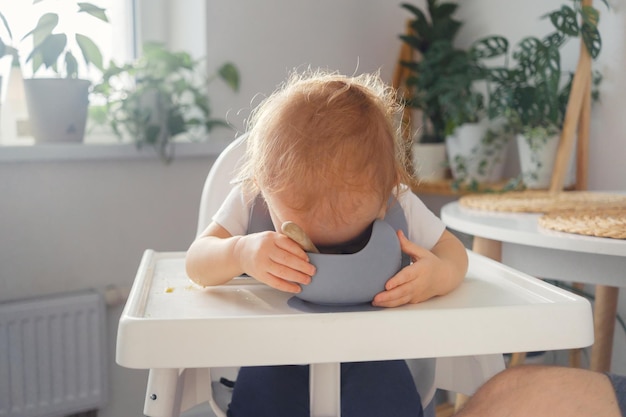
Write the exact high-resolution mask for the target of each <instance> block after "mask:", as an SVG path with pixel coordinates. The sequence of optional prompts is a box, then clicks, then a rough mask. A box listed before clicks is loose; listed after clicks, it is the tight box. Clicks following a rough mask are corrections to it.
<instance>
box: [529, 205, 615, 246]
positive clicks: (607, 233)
mask: <svg viewBox="0 0 626 417" xmlns="http://www.w3.org/2000/svg"><path fill="white" fill-rule="evenodd" d="M538 224H539V226H541V227H544V228H547V229H552V230H558V231H561V232H568V233H577V234H581V235H588V236H598V237H610V238H614V239H626V209H623V208H622V209H602V208H601V209H595V210H563V211H555V212H553V213H547V214H544V215H543V216H541V217H540V218H539V221H538Z"/></svg>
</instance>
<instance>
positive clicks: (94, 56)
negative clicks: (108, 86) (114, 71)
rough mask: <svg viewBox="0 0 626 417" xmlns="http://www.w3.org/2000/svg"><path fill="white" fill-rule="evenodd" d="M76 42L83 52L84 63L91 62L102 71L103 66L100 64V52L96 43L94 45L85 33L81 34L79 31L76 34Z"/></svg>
mask: <svg viewBox="0 0 626 417" xmlns="http://www.w3.org/2000/svg"><path fill="white" fill-rule="evenodd" d="M76 43H77V44H78V47H79V48H80V51H81V53H82V54H83V58H84V59H85V63H86V64H87V65H89V64H93V65H94V66H95V67H96V68H98V69H99V70H100V71H103V70H104V66H103V65H102V53H101V52H100V48H98V45H96V43H95V42H94V41H93V40H91V39H90V38H88V37H87V36H85V35H81V34H80V33H77V34H76Z"/></svg>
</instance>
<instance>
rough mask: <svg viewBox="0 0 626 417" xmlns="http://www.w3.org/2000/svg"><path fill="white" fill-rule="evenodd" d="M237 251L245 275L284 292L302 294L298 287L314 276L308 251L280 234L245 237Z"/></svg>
mask: <svg viewBox="0 0 626 417" xmlns="http://www.w3.org/2000/svg"><path fill="white" fill-rule="evenodd" d="M235 251H236V256H237V258H238V259H239V264H240V265H241V268H242V269H243V271H244V272H245V273H246V274H248V275H250V276H251V277H254V278H256V279H257V280H258V281H261V282H264V283H265V284H267V285H269V286H270V287H273V288H276V289H278V290H281V291H285V292H291V293H299V292H300V291H301V288H300V285H299V284H302V285H307V284H309V283H310V282H311V276H312V275H313V274H315V267H314V266H313V265H312V264H311V263H309V257H308V256H307V254H306V252H305V251H304V250H303V249H302V248H301V247H300V246H299V245H298V244H297V243H296V242H294V241H293V240H291V239H290V238H288V237H287V236H285V235H282V234H280V233H276V232H262V233H253V234H250V235H246V236H242V237H241V239H240V240H239V242H238V243H237V245H236V247H235Z"/></svg>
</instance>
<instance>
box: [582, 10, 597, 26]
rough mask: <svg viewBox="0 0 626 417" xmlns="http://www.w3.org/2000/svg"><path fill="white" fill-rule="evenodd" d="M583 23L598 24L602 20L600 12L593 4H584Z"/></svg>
mask: <svg viewBox="0 0 626 417" xmlns="http://www.w3.org/2000/svg"><path fill="white" fill-rule="evenodd" d="M581 15H582V18H583V23H588V24H590V25H592V26H598V22H599V21H600V14H599V13H598V11H597V10H596V9H595V8H594V7H593V6H583V8H582V10H581Z"/></svg>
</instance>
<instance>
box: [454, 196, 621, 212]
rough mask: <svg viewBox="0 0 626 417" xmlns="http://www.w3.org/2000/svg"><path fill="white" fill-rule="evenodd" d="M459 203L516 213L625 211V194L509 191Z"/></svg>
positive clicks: (466, 198)
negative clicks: (601, 209)
mask: <svg viewBox="0 0 626 417" xmlns="http://www.w3.org/2000/svg"><path fill="white" fill-rule="evenodd" d="M459 204H461V205H462V206H464V207H469V208H473V209H479V210H489V211H504V212H517V213H522V212H523V213H550V212H553V211H559V210H586V211H588V210H594V209H600V208H605V209H611V208H615V209H626V195H621V194H609V193H599V192H593V191H562V192H558V193H550V192H549V191H512V192H507V193H502V194H471V195H466V196H463V197H461V198H460V199H459Z"/></svg>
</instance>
